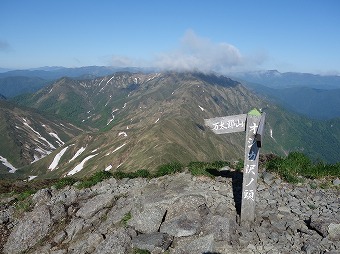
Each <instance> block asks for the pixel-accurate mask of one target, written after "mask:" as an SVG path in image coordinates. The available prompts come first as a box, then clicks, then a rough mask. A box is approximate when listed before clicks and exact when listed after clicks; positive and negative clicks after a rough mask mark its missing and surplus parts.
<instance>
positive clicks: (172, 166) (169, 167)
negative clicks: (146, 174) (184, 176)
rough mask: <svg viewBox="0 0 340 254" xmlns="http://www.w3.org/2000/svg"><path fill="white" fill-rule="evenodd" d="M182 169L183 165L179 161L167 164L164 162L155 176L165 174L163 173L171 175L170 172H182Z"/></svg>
mask: <svg viewBox="0 0 340 254" xmlns="http://www.w3.org/2000/svg"><path fill="white" fill-rule="evenodd" d="M182 171H183V166H182V164H181V163H179V162H171V163H168V164H164V165H161V166H160V167H159V168H158V169H157V171H156V174H155V176H156V177H158V176H165V175H171V174H175V173H178V172H182Z"/></svg>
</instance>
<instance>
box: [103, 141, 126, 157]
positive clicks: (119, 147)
mask: <svg viewBox="0 0 340 254" xmlns="http://www.w3.org/2000/svg"><path fill="white" fill-rule="evenodd" d="M125 145H126V143H124V144H122V145H121V146H118V147H117V148H116V149H115V150H113V151H112V152H111V153H107V154H106V155H110V154H113V153H114V152H117V151H118V150H119V149H121V148H123V147H124V146H125Z"/></svg>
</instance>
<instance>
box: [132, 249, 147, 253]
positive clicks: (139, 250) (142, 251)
mask: <svg viewBox="0 0 340 254" xmlns="http://www.w3.org/2000/svg"><path fill="white" fill-rule="evenodd" d="M150 253H151V252H150V251H148V250H142V249H138V248H134V249H133V254H150Z"/></svg>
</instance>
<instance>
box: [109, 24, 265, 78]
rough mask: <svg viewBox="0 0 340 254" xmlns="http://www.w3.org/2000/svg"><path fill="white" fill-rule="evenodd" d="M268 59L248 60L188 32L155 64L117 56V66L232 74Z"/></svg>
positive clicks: (261, 56)
mask: <svg viewBox="0 0 340 254" xmlns="http://www.w3.org/2000/svg"><path fill="white" fill-rule="evenodd" d="M265 59H266V56H265V54H259V55H254V56H244V55H242V54H241V52H240V51H239V50H238V49H237V48H236V47H235V46H233V45H231V44H228V43H226V42H221V43H215V42H213V41H211V40H210V39H209V38H202V37H200V36H198V35H197V34H196V33H195V32H194V31H193V30H188V31H187V32H186V33H185V34H184V36H183V37H182V39H181V40H180V43H179V45H178V46H177V47H176V48H175V49H173V50H171V51H168V52H159V53H157V54H156V56H155V57H154V58H153V59H152V60H151V61H147V60H136V59H132V58H129V57H125V56H113V57H112V59H111V65H113V66H121V67H127V66H136V67H150V66H152V67H156V68H159V69H161V70H175V71H202V72H219V73H228V72H232V71H239V70H245V69H254V68H256V67H258V66H259V65H261V64H262V63H263V62H264V61H265Z"/></svg>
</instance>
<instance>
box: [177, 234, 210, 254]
mask: <svg viewBox="0 0 340 254" xmlns="http://www.w3.org/2000/svg"><path fill="white" fill-rule="evenodd" d="M214 251H215V243H214V236H213V235H207V236H204V237H197V238H193V239H192V238H188V239H185V240H184V241H182V242H180V243H179V244H178V245H177V246H176V247H175V248H174V249H173V251H172V252H171V253H173V254H189V253H197V254H198V253H212V252H214Z"/></svg>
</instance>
